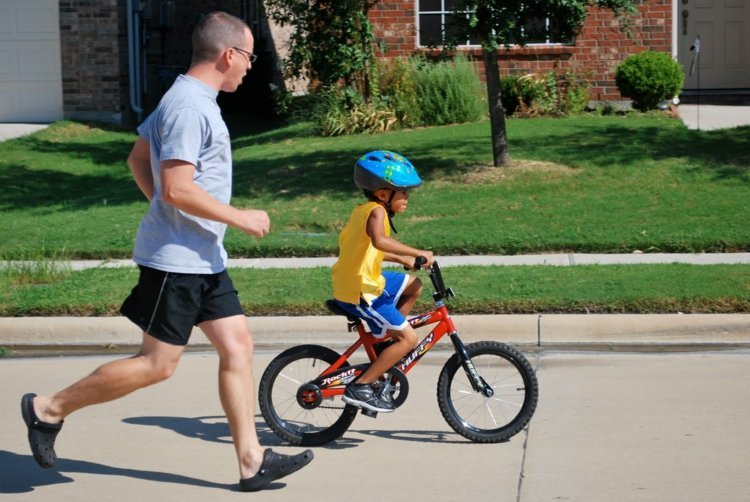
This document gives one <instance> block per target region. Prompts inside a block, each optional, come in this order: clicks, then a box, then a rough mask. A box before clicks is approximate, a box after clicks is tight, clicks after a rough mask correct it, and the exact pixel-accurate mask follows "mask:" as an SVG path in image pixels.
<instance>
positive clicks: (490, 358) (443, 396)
mask: <svg viewBox="0 0 750 502" xmlns="http://www.w3.org/2000/svg"><path fill="white" fill-rule="evenodd" d="M466 350H467V352H468V353H469V357H470V358H471V361H472V363H473V364H474V366H475V368H476V370H477V372H478V373H479V375H480V376H481V377H482V378H483V379H484V380H485V381H486V382H487V384H488V385H489V386H490V387H491V388H492V391H493V395H492V396H489V397H488V396H485V395H484V394H483V393H481V392H477V391H475V390H474V388H473V387H472V385H471V382H470V381H469V378H468V377H467V375H466V372H465V371H463V367H462V365H461V360H460V358H459V356H458V354H454V355H453V356H452V357H451V358H450V359H448V361H447V362H446V363H445V365H444V366H443V369H442V371H441V372H440V378H439V379H438V387H437V399H438V406H439V407H440V412H441V413H442V414H443V418H445V421H446V422H448V425H450V426H451V428H453V430H454V431H456V432H457V433H459V434H461V435H462V436H464V437H465V438H467V439H470V440H472V441H475V442H478V443H499V442H501V441H507V440H508V439H510V438H511V437H513V436H515V435H516V434H518V433H519V432H520V431H521V430H522V429H523V428H524V427H526V425H527V424H528V423H529V421H530V420H531V417H532V415H533V414H534V411H535V410H536V404H537V400H538V398H539V384H538V382H537V378H536V374H535V373H534V369H533V368H532V367H531V364H530V363H529V361H528V360H527V359H526V358H525V357H524V356H523V354H521V353H520V352H518V351H517V350H516V349H514V348H512V347H510V346H508V345H505V344H502V343H498V342H476V343H471V344H469V345H467V346H466ZM459 370H461V371H459Z"/></svg>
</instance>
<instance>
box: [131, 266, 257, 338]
mask: <svg viewBox="0 0 750 502" xmlns="http://www.w3.org/2000/svg"><path fill="white" fill-rule="evenodd" d="M138 268H140V270H141V273H140V277H139V278H138V284H137V285H136V286H135V287H134V288H133V291H131V293H130V296H128V297H127V298H126V299H125V301H124V302H123V304H122V307H120V312H121V313H122V315H124V316H125V317H127V318H128V319H130V320H131V321H133V322H134V323H135V324H137V325H138V326H139V327H140V328H141V329H142V330H143V331H144V332H146V333H148V334H149V335H151V336H153V337H154V338H156V339H158V340H161V341H163V342H166V343H169V344H172V345H187V343H188V340H189V339H190V333H191V332H192V330H193V326H197V325H198V324H199V323H201V322H203V321H211V320H214V319H223V318H225V317H231V316H235V315H244V312H243V311H242V306H241V305H240V300H239V297H238V296H237V290H236V289H234V284H232V280H231V279H230V278H229V274H228V273H227V271H226V270H224V271H223V272H220V273H218V274H178V273H175V272H164V271H161V270H156V269H153V268H149V267H144V266H141V265H139V266H138Z"/></svg>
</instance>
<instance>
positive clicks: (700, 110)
mask: <svg viewBox="0 0 750 502" xmlns="http://www.w3.org/2000/svg"><path fill="white" fill-rule="evenodd" d="M678 110H679V114H680V119H681V120H682V122H683V123H684V124H685V126H686V127H687V128H688V129H699V130H701V131H713V130H716V129H729V128H732V127H741V126H748V125H750V106H739V105H736V106H735V105H732V106H729V105H697V104H696V105H693V104H681V105H680V106H679V108H678Z"/></svg>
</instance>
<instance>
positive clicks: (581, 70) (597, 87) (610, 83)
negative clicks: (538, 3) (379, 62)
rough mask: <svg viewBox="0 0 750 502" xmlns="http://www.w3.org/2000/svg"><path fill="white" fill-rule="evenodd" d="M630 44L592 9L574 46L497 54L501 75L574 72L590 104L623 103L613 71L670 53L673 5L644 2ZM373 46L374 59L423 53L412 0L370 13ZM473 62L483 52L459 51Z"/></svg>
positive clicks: (607, 15)
mask: <svg viewBox="0 0 750 502" xmlns="http://www.w3.org/2000/svg"><path fill="white" fill-rule="evenodd" d="M638 10H639V14H638V16H637V17H636V19H635V20H634V23H633V27H632V33H633V39H632V40H631V39H629V38H628V37H627V35H626V34H625V33H623V32H622V31H621V30H620V29H619V25H618V22H617V20H616V19H615V18H614V15H613V14H612V13H611V12H610V11H608V10H602V9H596V8H591V9H589V14H588V17H587V19H586V24H585V25H584V27H583V30H582V32H581V33H580V35H579V36H578V37H577V38H576V42H575V45H572V46H561V45H557V46H527V47H523V48H520V47H515V48H511V49H505V48H502V49H500V50H499V56H500V65H501V68H500V73H501V75H508V74H511V73H532V72H533V73H540V72H548V71H555V72H560V73H563V72H566V71H573V72H575V73H576V74H577V75H580V76H581V77H584V78H586V79H587V80H588V81H589V82H590V83H591V86H592V88H591V95H592V96H591V97H592V99H594V100H619V99H622V96H620V93H619V91H618V90H617V86H616V85H615V80H614V79H615V77H614V72H615V68H616V67H617V65H618V64H620V62H621V61H622V60H623V59H625V58H626V57H627V56H628V55H630V54H634V53H636V52H640V51H643V50H647V49H652V50H657V51H663V52H667V53H669V54H671V53H672V0H643V2H642V3H641V4H640V5H639V7H638ZM370 19H371V21H372V23H373V29H374V33H375V37H376V40H377V42H378V43H379V44H380V46H381V47H382V48H383V49H384V50H379V51H378V56H379V57H383V58H395V57H399V56H410V55H412V54H419V53H426V52H427V50H426V49H420V48H418V47H417V36H416V25H415V22H416V1H415V0H401V1H397V0H393V1H381V2H379V3H378V4H376V5H375V7H374V8H373V9H372V10H371V11H370ZM460 50H461V51H462V52H465V53H467V54H469V55H470V57H472V58H473V59H475V60H476V61H477V67H478V70H479V69H480V68H481V52H480V51H479V50H477V49H471V48H466V49H460Z"/></svg>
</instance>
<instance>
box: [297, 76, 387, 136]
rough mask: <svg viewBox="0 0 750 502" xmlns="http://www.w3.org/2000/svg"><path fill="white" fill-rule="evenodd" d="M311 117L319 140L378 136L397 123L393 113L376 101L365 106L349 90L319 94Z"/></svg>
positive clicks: (356, 94) (354, 93) (356, 95)
mask: <svg viewBox="0 0 750 502" xmlns="http://www.w3.org/2000/svg"><path fill="white" fill-rule="evenodd" d="M311 115H312V117H311V118H312V120H313V122H315V125H316V128H317V130H318V133H319V134H321V135H322V136H341V135H345V134H371V133H381V132H386V131H389V130H390V129H391V128H392V127H393V126H394V125H395V124H396V122H397V120H396V114H395V113H394V112H393V110H391V109H389V108H388V107H387V106H385V105H384V104H383V103H380V102H379V101H373V102H370V103H366V102H365V101H364V99H363V98H362V96H361V95H360V94H358V93H357V92H356V91H354V90H351V89H347V90H343V91H342V90H339V89H336V88H330V89H326V90H323V91H319V92H318V93H316V100H315V106H314V107H313V110H312V114H311Z"/></svg>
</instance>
